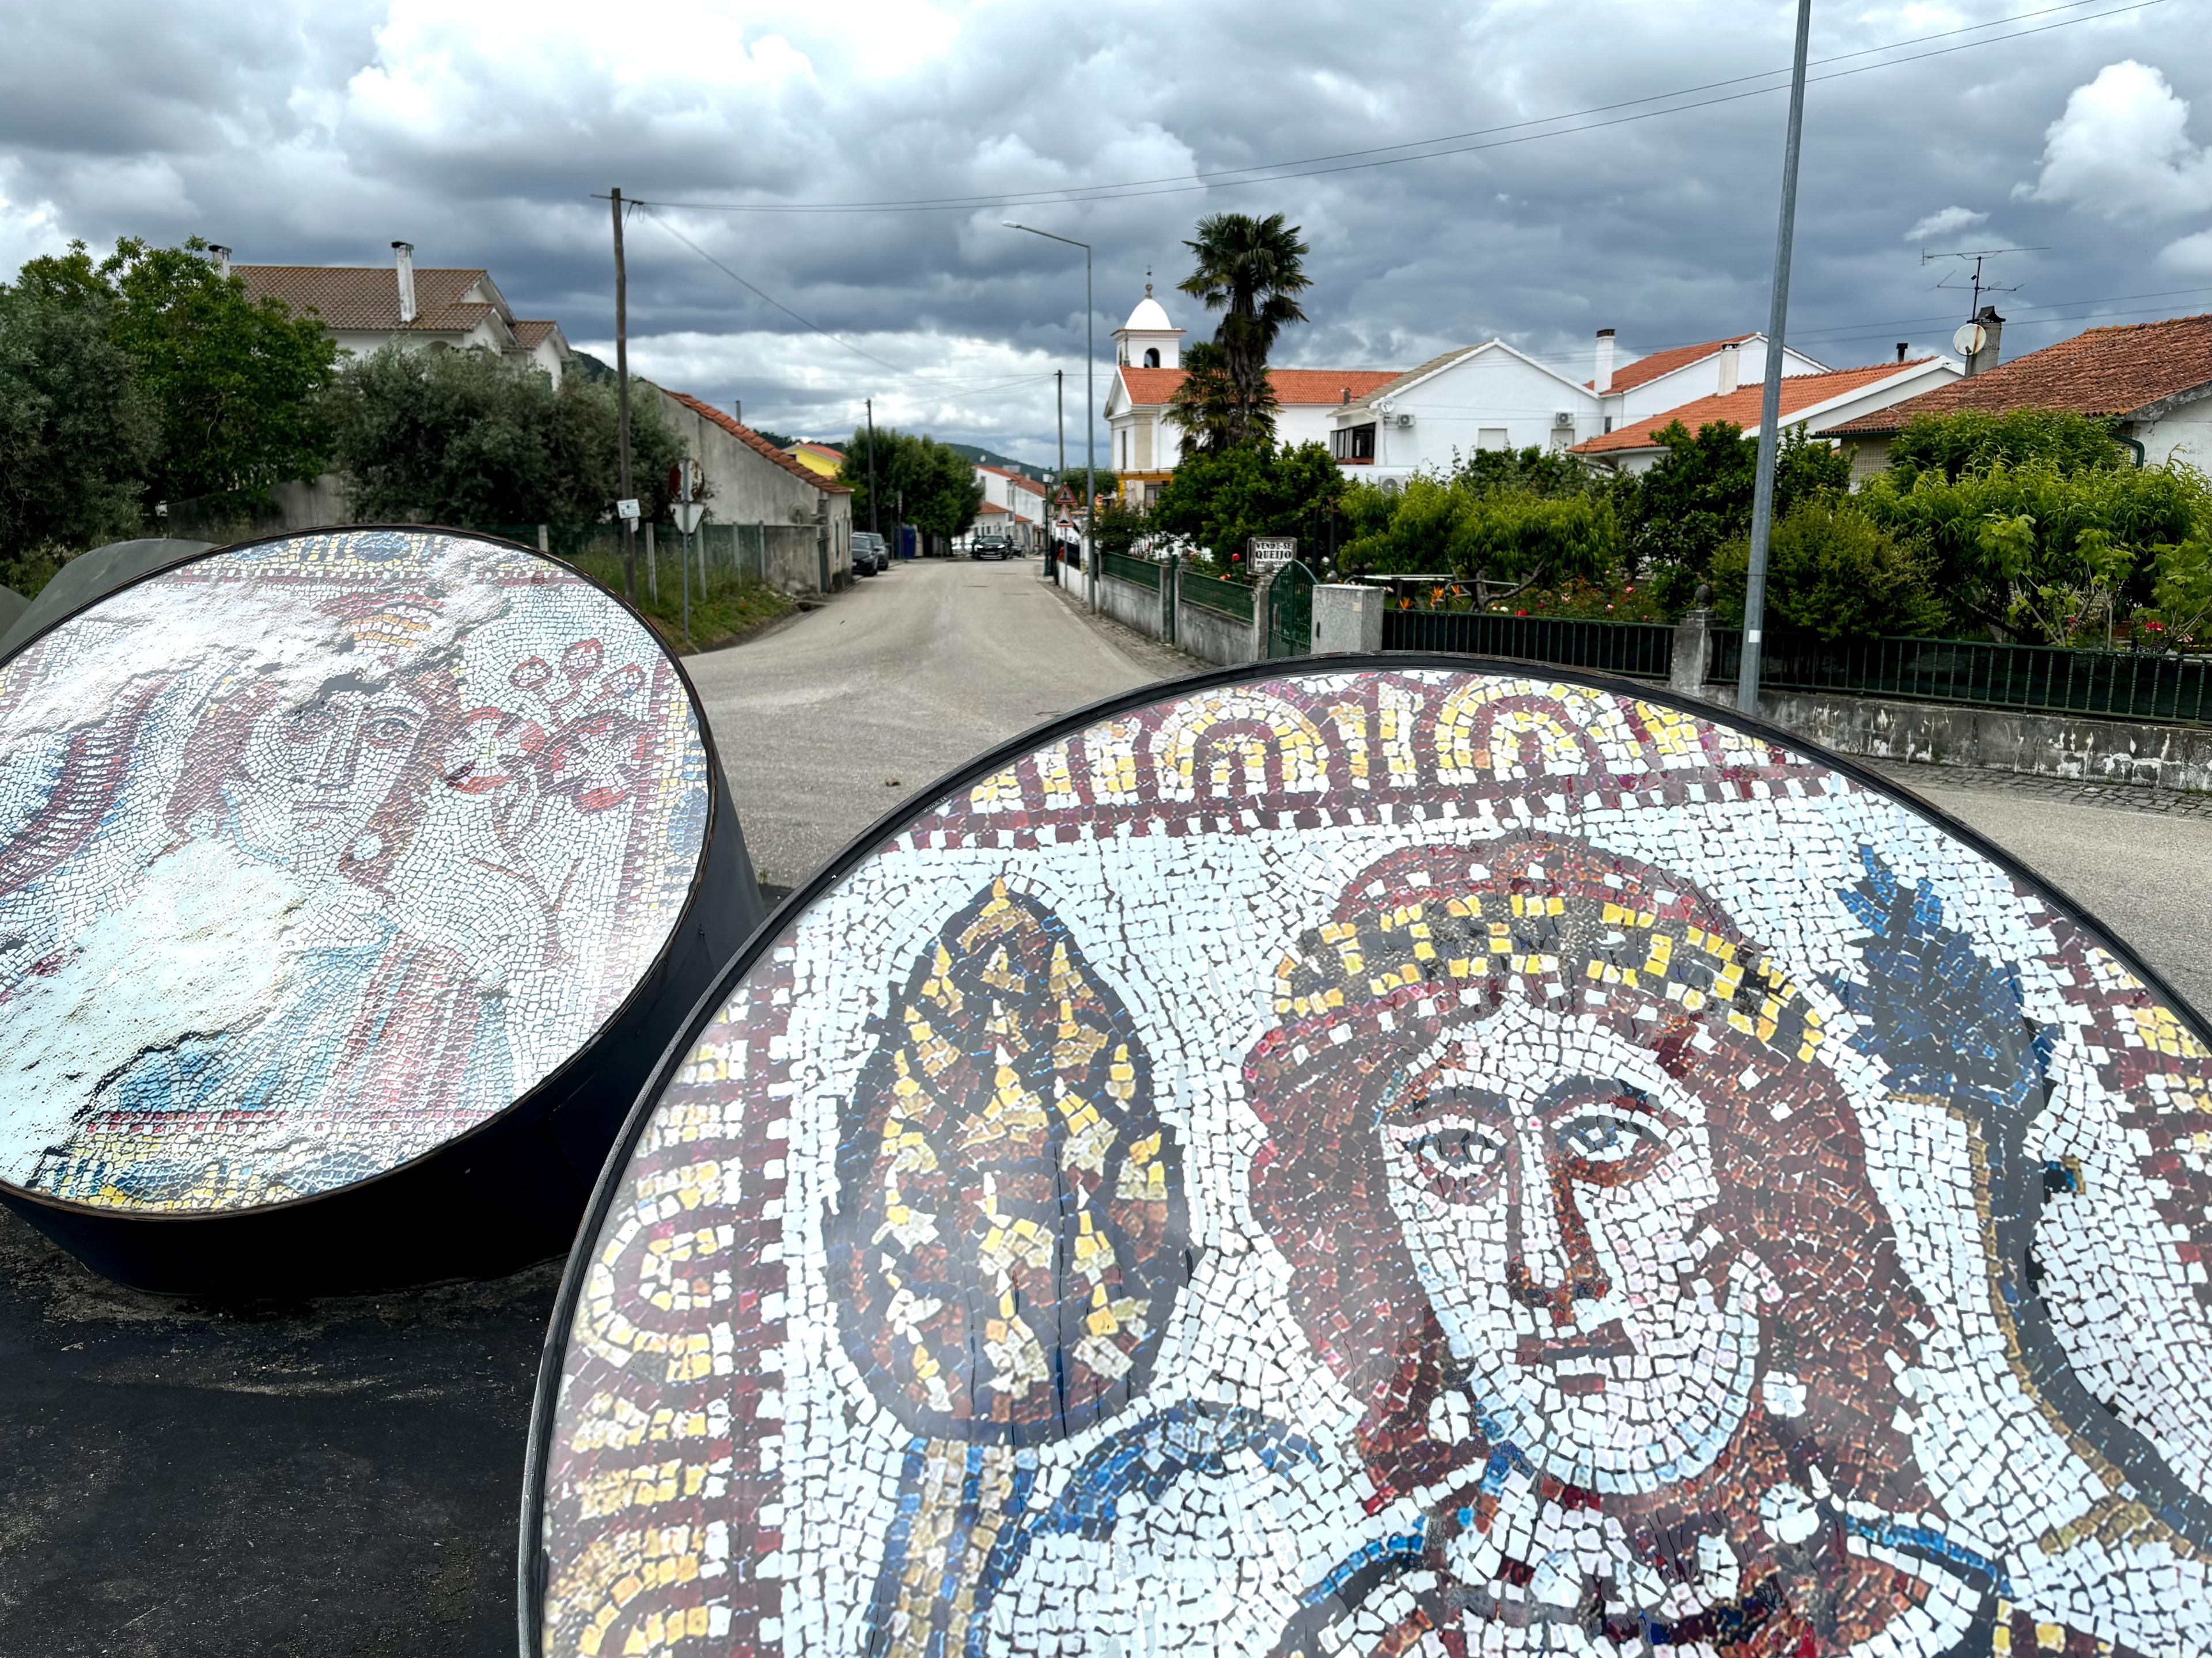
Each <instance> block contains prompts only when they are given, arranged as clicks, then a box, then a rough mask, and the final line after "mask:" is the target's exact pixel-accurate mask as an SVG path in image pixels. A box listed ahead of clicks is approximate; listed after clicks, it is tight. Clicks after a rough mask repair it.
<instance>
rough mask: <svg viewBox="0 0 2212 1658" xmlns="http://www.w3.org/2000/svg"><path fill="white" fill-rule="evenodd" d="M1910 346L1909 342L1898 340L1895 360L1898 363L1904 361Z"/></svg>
mask: <svg viewBox="0 0 2212 1658" xmlns="http://www.w3.org/2000/svg"><path fill="white" fill-rule="evenodd" d="M1911 346H1912V342H1911V340H1899V342H1898V343H1897V360H1898V361H1899V362H1903V361H1905V352H1906V351H1908V350H1910V349H1911Z"/></svg>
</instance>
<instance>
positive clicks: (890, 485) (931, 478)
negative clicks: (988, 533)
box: [837, 426, 983, 540]
mask: <svg viewBox="0 0 2212 1658" xmlns="http://www.w3.org/2000/svg"><path fill="white" fill-rule="evenodd" d="M871 453H872V454H873V455H874V457H875V466H874V471H873V477H872V480H871V475H870V469H869V465H868V461H869V456H870V455H871ZM837 481H838V482H839V483H843V484H846V485H848V486H849V487H850V488H851V489H852V490H853V525H854V528H856V529H859V528H863V527H865V526H866V525H867V524H868V523H869V522H870V519H871V514H870V512H869V493H868V492H869V490H870V489H871V487H872V488H873V489H875V490H876V492H877V494H876V501H877V505H878V511H877V513H875V515H874V517H875V521H876V522H878V523H879V524H881V525H883V527H884V529H886V530H888V529H890V527H891V526H892V525H896V524H902V523H903V524H911V525H914V526H915V529H917V530H919V531H921V533H922V534H924V535H927V536H937V537H942V538H944V539H946V540H950V539H951V537H954V536H957V535H959V534H961V533H962V532H963V531H965V530H966V529H967V528H968V526H969V525H971V524H973V523H974V522H975V517H976V514H977V513H981V511H982V510H983V486H982V484H981V483H980V482H979V481H978V480H977V478H976V477H975V463H974V462H973V461H971V460H969V459H968V458H967V457H966V456H965V455H963V454H961V453H959V452H957V451H955V450H953V449H950V448H948V447H946V446H945V445H944V444H941V443H939V442H937V441H936V440H933V439H931V438H926V437H922V436H921V435H920V434H916V433H913V432H901V431H898V430H896V429H895V428H891V427H889V426H881V427H878V428H876V430H875V431H874V432H872V433H871V432H870V431H869V430H868V428H866V427H865V426H864V427H862V428H860V430H858V431H856V432H854V434H853V437H852V440H851V441H850V442H848V443H847V444H846V445H845V464H844V465H843V467H842V469H841V470H840V471H839V472H838V474H837Z"/></svg>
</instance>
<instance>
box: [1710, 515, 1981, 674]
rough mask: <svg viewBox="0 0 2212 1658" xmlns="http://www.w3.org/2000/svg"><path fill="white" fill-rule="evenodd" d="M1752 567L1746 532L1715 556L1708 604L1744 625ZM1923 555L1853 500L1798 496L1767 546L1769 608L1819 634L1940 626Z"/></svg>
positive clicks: (1935, 629) (1854, 635) (1920, 630)
mask: <svg viewBox="0 0 2212 1658" xmlns="http://www.w3.org/2000/svg"><path fill="white" fill-rule="evenodd" d="M1750 566H1751V543H1750V539H1749V537H1741V538H1739V539H1736V540H1735V541H1731V542H1730V543H1729V544H1728V545H1727V546H1726V547H1724V548H1723V549H1722V550H1720V552H1719V553H1718V554H1717V555H1716V556H1714V559H1713V562H1712V584H1713V598H1714V605H1713V608H1714V609H1715V610H1717V611H1718V612H1719V613H1720V615H1721V616H1722V617H1723V620H1725V621H1727V622H1729V623H1732V624H1735V625H1741V623H1742V621H1743V598H1744V587H1745V583H1746V580H1747V574H1748V572H1749V569H1750ZM1929 576H1930V571H1929V562H1928V560H1927V559H1926V557H1925V556H1923V555H1922V554H1921V553H1920V552H1919V551H1918V550H1916V549H1914V548H1912V547H1910V546H1907V545H1905V544H1903V543H1901V542H1899V540H1897V538H1896V537H1893V536H1892V535H1890V534H1889V533H1888V532H1887V531H1885V530H1884V529H1882V527H1881V525H1878V524H1876V523H1875V521H1874V520H1873V519H1870V518H1869V517H1868V516H1867V514H1866V513H1864V512H1863V510H1862V509H1861V508H1859V507H1857V506H1856V505H1854V504H1853V503H1852V502H1850V501H1848V500H1846V501H1829V500H1826V499H1814V500H1809V501H1801V502H1800V503H1798V505H1797V507H1796V509H1795V510H1794V511H1792V512H1791V513H1790V514H1789V515H1788V516H1787V517H1785V518H1784V519H1781V520H1780V521H1779V522H1778V523H1777V524H1776V525H1775V526H1774V534H1773V540H1772V542H1771V544H1770V547H1769V550H1768V564H1767V576H1766V603H1767V607H1768V614H1769V615H1770V616H1772V617H1774V618H1776V619H1778V620H1779V621H1781V622H1783V623H1787V624H1788V625H1790V626H1791V627H1794V628H1802V629H1806V630H1807V631H1808V632H1811V633H1815V634H1818V635H1820V637H1821V638H1823V639H1878V638H1881V636H1883V635H1893V634H1907V635H1927V634H1933V633H1939V632H1941V631H1942V629H1943V628H1944V627H1945V625H1946V624H1947V623H1948V614H1947V612H1946V611H1945V610H1944V607H1943V604H1942V601H1941V600H1940V599H1938V598H1936V592H1935V588H1934V585H1933V583H1932V582H1931V580H1929Z"/></svg>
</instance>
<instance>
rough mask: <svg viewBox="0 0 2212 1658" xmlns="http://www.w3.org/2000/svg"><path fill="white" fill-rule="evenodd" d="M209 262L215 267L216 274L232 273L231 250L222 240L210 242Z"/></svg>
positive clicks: (225, 274)
mask: <svg viewBox="0 0 2212 1658" xmlns="http://www.w3.org/2000/svg"><path fill="white" fill-rule="evenodd" d="M208 263H209V264H212V265H213V266H214V267H215V274H216V276H228V275H230V250H229V249H228V248H227V247H225V246H223V245H222V243H221V242H210V243H209V244H208Z"/></svg>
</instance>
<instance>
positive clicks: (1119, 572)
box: [1098, 551, 1160, 592]
mask: <svg viewBox="0 0 2212 1658" xmlns="http://www.w3.org/2000/svg"><path fill="white" fill-rule="evenodd" d="M1098 574H1101V575H1110V576H1118V577H1119V578H1121V580H1123V581H1127V582H1133V583H1134V584H1135V585H1136V586H1139V587H1150V588H1152V590H1153V591H1154V592H1158V591H1159V586H1160V567H1159V566H1158V565H1157V564H1155V563H1153V562H1152V560H1150V559H1149V558H1134V557H1132V556H1130V555H1129V554H1127V553H1109V552H1103V551H1102V552H1101V553H1100V554H1099V555H1098Z"/></svg>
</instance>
